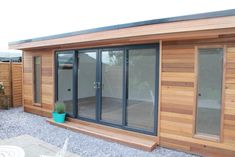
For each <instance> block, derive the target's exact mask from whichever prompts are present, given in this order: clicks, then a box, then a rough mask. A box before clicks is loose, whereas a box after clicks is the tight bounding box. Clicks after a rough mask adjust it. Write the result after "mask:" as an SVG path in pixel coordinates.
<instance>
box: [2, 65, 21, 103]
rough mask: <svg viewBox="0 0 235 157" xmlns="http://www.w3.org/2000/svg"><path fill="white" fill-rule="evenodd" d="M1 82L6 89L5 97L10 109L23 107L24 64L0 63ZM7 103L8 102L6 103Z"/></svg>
mask: <svg viewBox="0 0 235 157" xmlns="http://www.w3.org/2000/svg"><path fill="white" fill-rule="evenodd" d="M0 82H3V84H4V87H5V90H4V91H5V94H4V95H2V96H1V97H3V96H4V97H5V99H7V100H8V105H9V106H10V107H17V106H21V105H22V63H16V62H12V63H11V62H0ZM4 102H5V103H6V100H5V101H4ZM0 105H1V104H0Z"/></svg>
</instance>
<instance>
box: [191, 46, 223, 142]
mask: <svg viewBox="0 0 235 157" xmlns="http://www.w3.org/2000/svg"><path fill="white" fill-rule="evenodd" d="M201 48H208V49H210V48H221V49H223V63H222V69H223V71H222V80H221V111H220V133H219V136H216V135H209V134H198V133H196V127H197V122H196V120H197V106H198V94H197V93H198V84H199V83H198V82H199V81H198V74H199V71H198V68H199V59H198V55H199V53H200V52H199V49H201ZM194 49H195V56H194V57H195V59H194V61H195V63H194V73H195V80H194V110H193V130H192V131H193V132H192V137H193V138H196V139H202V140H208V141H213V142H218V143H221V142H222V140H223V124H224V116H223V115H224V105H225V102H224V98H225V74H226V46H225V45H199V46H195V48H194Z"/></svg>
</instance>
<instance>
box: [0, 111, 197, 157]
mask: <svg viewBox="0 0 235 157" xmlns="http://www.w3.org/2000/svg"><path fill="white" fill-rule="evenodd" d="M25 134H28V135H30V136H33V137H36V138H39V139H41V140H43V141H45V142H48V143H50V144H52V145H56V146H58V147H62V146H63V142H64V141H65V139H66V137H70V139H69V146H68V150H69V151H71V152H73V153H76V154H78V155H80V156H81V157H125V156H127V157H196V156H194V155H191V154H187V153H184V152H179V151H175V150H170V149H166V148H161V147H158V148H157V149H155V150H154V151H152V152H145V151H141V150H137V149H134V148H130V147H127V146H123V145H120V144H118V143H112V142H107V141H104V140H101V139H97V138H94V137H91V136H87V135H84V134H80V133H77V132H73V131H70V130H66V129H63V128H60V127H56V126H53V125H50V124H48V123H47V122H46V118H45V117H40V116H37V115H33V114H30V113H25V112H23V110H22V108H14V109H10V110H0V139H6V138H11V137H16V136H20V135H25Z"/></svg>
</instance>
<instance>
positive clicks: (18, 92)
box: [11, 63, 22, 107]
mask: <svg viewBox="0 0 235 157" xmlns="http://www.w3.org/2000/svg"><path fill="white" fill-rule="evenodd" d="M11 72H12V74H11V76H12V104H13V107H17V106H21V105H22V63H12V64H11Z"/></svg>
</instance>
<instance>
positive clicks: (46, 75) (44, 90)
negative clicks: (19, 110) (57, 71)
mask: <svg viewBox="0 0 235 157" xmlns="http://www.w3.org/2000/svg"><path fill="white" fill-rule="evenodd" d="M33 56H41V61H42V63H41V73H42V74H41V102H42V103H41V106H35V105H34V104H33ZM53 64H54V61H53V52H52V50H37V51H30V50H27V51H24V81H23V82H24V83H23V84H24V85H23V88H24V89H23V92H24V94H23V100H24V106H25V108H27V107H28V108H29V109H27V110H28V111H29V112H30V111H32V112H36V113H38V114H41V115H46V116H49V115H48V114H49V112H51V111H52V109H53V103H54V77H53V76H54V75H53V67H54V66H53ZM44 113H45V114H44Z"/></svg>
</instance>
